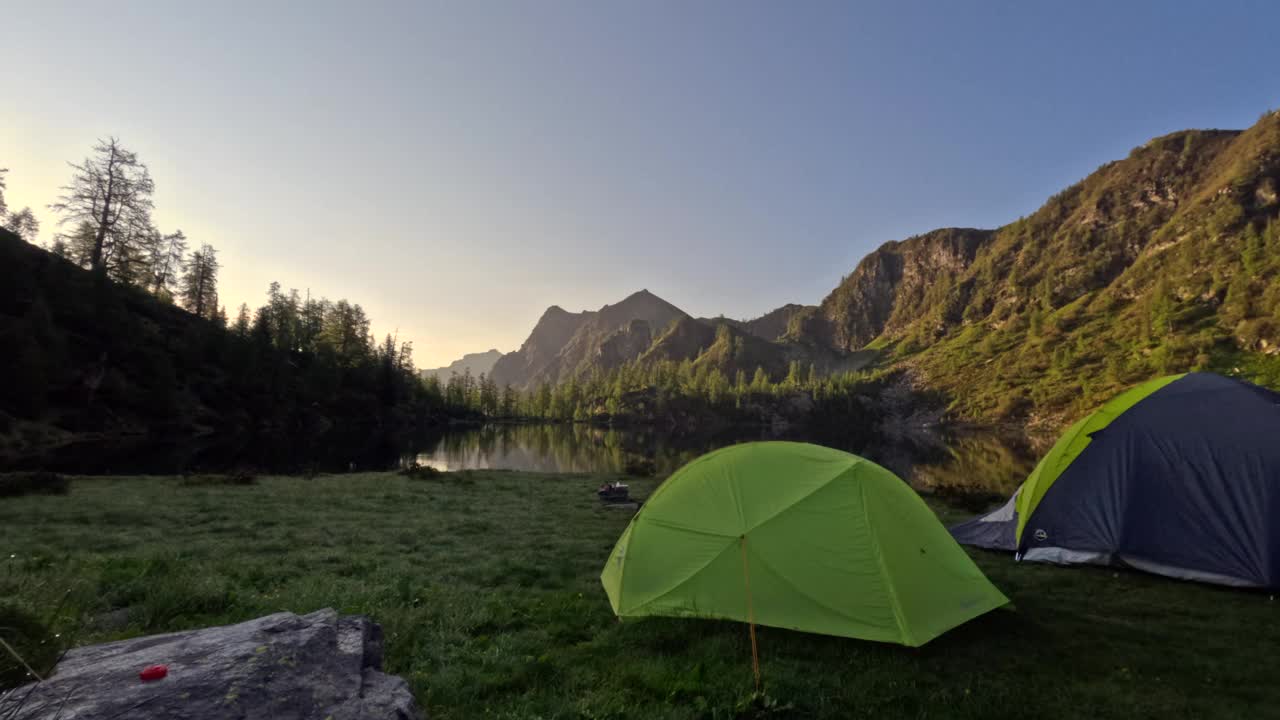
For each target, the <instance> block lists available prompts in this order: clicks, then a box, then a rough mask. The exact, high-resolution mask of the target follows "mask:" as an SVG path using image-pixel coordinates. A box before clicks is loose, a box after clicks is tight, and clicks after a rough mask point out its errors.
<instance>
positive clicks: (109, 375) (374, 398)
mask: <svg viewBox="0 0 1280 720" xmlns="http://www.w3.org/2000/svg"><path fill="white" fill-rule="evenodd" d="M304 320H313V321H314V322H312V323H310V324H307V323H304V322H303V321H304ZM367 325H368V319H367V318H366V317H365V316H364V314H363V311H362V310H360V309H359V306H358V305H351V304H348V303H347V302H346V301H338V302H337V303H329V302H328V301H313V300H309V301H308V303H307V306H306V307H305V308H300V307H297V306H296V304H295V303H294V302H293V300H291V299H290V297H289V296H285V295H283V294H281V293H279V292H278V291H277V289H276V288H274V287H273V291H272V303H271V304H270V305H269V306H267V307H264V308H262V309H260V310H259V311H258V312H257V314H256V315H255V316H254V318H253V319H252V320H250V318H249V315H248V312H247V310H246V311H244V313H243V314H242V315H241V317H240V318H239V319H238V320H237V321H236V323H235V324H234V325H233V326H232V327H230V328H228V327H225V326H223V325H222V324H221V323H220V322H218V321H216V320H210V319H208V318H204V317H198V316H196V315H194V314H192V313H190V312H188V311H186V310H184V309H181V308H179V307H177V306H175V305H173V304H170V303H168V302H164V301H163V300H160V299H158V298H156V297H155V296H154V295H152V294H151V293H148V292H146V291H144V290H141V289H139V288H137V287H133V286H130V285H125V284H121V283H117V282H115V281H113V280H110V279H108V278H107V277H106V276H105V275H102V274H98V273H93V272H91V271H89V270H85V269H83V268H81V267H79V266H77V265H75V264H74V263H72V262H69V261H67V260H65V259H63V258H60V257H58V256H56V255H53V254H51V253H49V252H46V251H45V250H43V249H41V248H39V247H37V246H35V245H31V244H29V243H27V242H25V241H23V240H22V239H21V238H19V237H18V236H16V235H14V234H12V233H10V232H8V231H6V230H0V347H3V348H4V352H2V353H0V375H2V376H3V377H4V379H5V380H4V382H3V383H0V466H3V465H6V464H9V463H11V462H14V461H15V459H17V458H33V457H34V458H38V457H40V456H41V455H46V454H48V453H54V452H59V450H58V449H59V448H61V447H63V446H66V445H68V444H71V443H94V442H101V441H104V440H112V441H114V442H116V443H118V442H119V441H122V440H130V441H139V442H141V441H158V440H164V441H176V440H179V439H190V438H193V437H196V436H201V435H213V434H218V435H220V436H227V435H246V434H253V435H277V434H278V435H282V436H288V437H290V438H293V439H294V440H299V439H301V440H304V441H311V442H319V441H320V439H321V438H322V437H323V436H324V435H325V433H327V432H328V431H329V430H330V429H331V428H334V427H340V428H345V429H350V428H362V429H363V430H364V432H365V433H366V434H367V435H369V436H372V435H374V434H376V433H373V432H371V431H373V430H377V431H378V432H392V431H398V430H400V429H403V428H406V427H410V426H414V425H419V424H425V423H430V422H435V421H439V420H442V419H444V417H445V416H446V414H448V413H447V410H446V408H445V407H444V403H443V400H442V398H440V397H439V396H438V395H436V396H433V395H431V394H430V393H429V392H428V390H427V388H426V387H425V386H424V385H423V384H422V383H421V382H419V381H418V380H417V378H416V377H415V375H416V373H415V372H414V370H413V366H412V361H411V358H410V355H409V350H408V349H407V348H403V347H397V346H395V345H394V343H392V342H391V341H390V339H389V338H388V342H387V343H385V344H378V343H375V342H374V341H373V339H372V338H371V337H370V336H369V334H368V326H367ZM303 451H304V452H305V448H304V449H303Z"/></svg>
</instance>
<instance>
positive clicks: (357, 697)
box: [0, 609, 423, 720]
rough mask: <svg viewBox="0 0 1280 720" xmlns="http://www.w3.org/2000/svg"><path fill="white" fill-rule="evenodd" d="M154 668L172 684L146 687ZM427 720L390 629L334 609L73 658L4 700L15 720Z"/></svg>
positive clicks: (114, 646)
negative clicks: (386, 634) (385, 640)
mask: <svg viewBox="0 0 1280 720" xmlns="http://www.w3.org/2000/svg"><path fill="white" fill-rule="evenodd" d="M152 665H164V666H166V667H167V670H168V672H167V675H166V677H164V678H163V679H159V680H154V681H151V682H143V681H141V680H139V676H138V674H139V672H140V671H141V670H143V669H144V668H147V667H149V666H152ZM55 717H57V718H59V719H60V720H93V719H101V718H126V717H127V718H131V719H133V720H159V719H160V718H166V719H168V718H200V719H201V720H220V719H222V718H225V719H227V720H230V719H231V718H236V719H238V720H257V719H259V718H261V719H262V720H267V719H268V718H271V719H278V720H421V719H422V717H423V715H422V714H421V713H420V712H419V711H418V708H417V706H416V705H415V703H414V700H413V694H412V693H411V692H409V686H408V685H407V684H406V683H405V681H404V680H402V679H401V678H399V677H396V676H393V675H387V674H385V673H383V672H382V629H381V628H380V627H379V626H378V625H377V624H376V623H374V622H372V621H371V620H369V618H366V617H363V616H359V615H347V616H339V615H338V613H337V612H335V611H334V610H330V609H325V610H319V611H316V612H313V613H311V614H309V615H302V616H299V615H295V614H293V613H287V612H285V613H276V614H275V615H268V616H266V617H262V618H258V619H257V620H250V621H248V622H243V623H240V624H238V625H226V626H222V627H213V628H205V629H203V630H191V631H187V632H178V633H170V634H167V635H151V636H148V637H140V638H134V639H132V640H121V641H119V642H112V643H105V644H102V645H92V646H89V647H82V648H76V649H74V650H71V651H69V652H68V653H67V654H66V656H65V657H64V658H63V659H62V661H61V662H59V663H58V665H57V667H56V668H55V670H54V673H53V675H51V676H50V677H48V678H45V680H44V682H39V683H30V684H28V685H24V686H22V687H19V688H16V689H14V690H12V691H10V692H9V693H7V694H5V695H3V696H0V718H5V719H6V720H10V719H11V720H38V719H39V720H44V719H49V720H52V718H55Z"/></svg>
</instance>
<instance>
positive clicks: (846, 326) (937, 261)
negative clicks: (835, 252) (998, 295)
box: [808, 228, 994, 352]
mask: <svg viewBox="0 0 1280 720" xmlns="http://www.w3.org/2000/svg"><path fill="white" fill-rule="evenodd" d="M993 235H994V232H993V231H991V230H975V229H970V228H944V229H942V230H934V231H933V232H929V233H926V234H924V235H918V236H916V237H913V238H909V239H907V240H903V241H901V242H890V243H885V244H884V245H882V246H881V247H880V248H879V249H877V250H876V251H874V252H872V253H871V254H870V255H868V256H867V257H865V258H863V260H862V262H860V263H858V267H857V268H855V269H854V271H853V273H852V274H850V275H849V276H848V277H846V278H845V279H844V281H843V282H841V283H840V285H839V286H838V287H837V288H836V289H835V290H833V291H832V292H831V294H830V295H828V296H827V297H826V298H825V299H823V301H822V304H821V305H820V306H819V313H818V317H819V318H820V319H821V321H822V322H823V323H825V325H826V327H825V328H824V327H823V326H822V325H821V324H819V325H817V326H811V329H810V330H808V332H819V333H822V332H825V333H826V334H827V337H825V338H823V339H824V340H826V342H828V343H829V344H830V345H831V346H832V347H833V348H835V349H837V350H841V351H844V352H852V351H854V350H858V349H861V348H862V347H864V346H865V345H866V344H867V343H869V342H871V341H872V340H874V339H875V338H876V337H877V336H879V335H880V334H881V333H883V332H885V331H886V330H888V331H891V332H892V331H894V330H899V329H901V328H903V327H906V326H907V325H908V324H910V323H911V322H913V321H914V320H916V319H918V318H919V317H920V313H921V312H922V310H923V309H924V307H925V306H926V305H929V304H930V303H931V302H934V301H937V300H938V299H939V298H937V297H935V296H937V295H941V294H942V293H944V292H945V291H946V289H947V288H950V287H953V286H954V285H955V283H956V279H957V278H958V277H960V275H961V274H963V273H964V271H965V270H967V269H968V268H969V266H970V265H972V264H973V260H974V257H975V256H976V255H977V252H978V250H979V248H981V247H982V246H983V245H984V244H985V243H987V242H989V241H990V240H991V237H992V236H993ZM947 319H950V320H955V319H958V318H947Z"/></svg>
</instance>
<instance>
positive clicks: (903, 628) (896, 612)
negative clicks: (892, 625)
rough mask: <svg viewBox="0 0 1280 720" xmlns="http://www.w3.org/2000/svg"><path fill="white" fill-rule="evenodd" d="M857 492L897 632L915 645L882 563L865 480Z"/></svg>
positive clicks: (887, 572)
mask: <svg viewBox="0 0 1280 720" xmlns="http://www.w3.org/2000/svg"><path fill="white" fill-rule="evenodd" d="M858 494H859V495H860V496H861V499H862V520H863V522H864V523H866V525H867V528H868V529H869V530H870V531H871V532H869V533H868V536H869V538H870V540H871V543H872V545H873V546H874V547H875V556H876V566H877V567H879V568H880V579H881V580H882V581H883V582H884V584H885V594H887V595H888V596H889V603H890V606H891V607H892V608H893V620H894V622H896V623H897V624H898V632H899V633H900V634H901V636H902V639H903V640H904V641H905V644H907V645H910V646H913V647H916V646H917V644H916V642H915V638H914V637H913V636H912V635H911V630H910V629H909V628H908V627H907V624H906V622H904V618H903V616H902V605H901V603H899V602H898V590H897V588H895V587H894V586H893V578H891V577H890V576H889V571H888V569H887V568H886V567H885V564H884V553H883V552H882V551H881V548H880V537H879V536H878V535H876V528H875V521H873V520H872V519H871V513H869V512H867V484H866V483H865V482H859V483H858Z"/></svg>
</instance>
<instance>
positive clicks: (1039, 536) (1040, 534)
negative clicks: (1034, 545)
mask: <svg viewBox="0 0 1280 720" xmlns="http://www.w3.org/2000/svg"><path fill="white" fill-rule="evenodd" d="M1048 539H1049V533H1047V532H1045V531H1044V529H1043V528H1036V540H1038V541H1040V542H1044V541H1045V540H1048Z"/></svg>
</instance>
